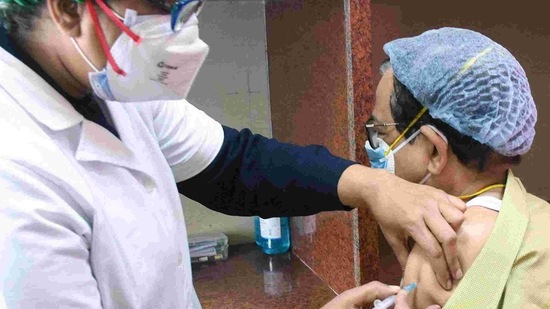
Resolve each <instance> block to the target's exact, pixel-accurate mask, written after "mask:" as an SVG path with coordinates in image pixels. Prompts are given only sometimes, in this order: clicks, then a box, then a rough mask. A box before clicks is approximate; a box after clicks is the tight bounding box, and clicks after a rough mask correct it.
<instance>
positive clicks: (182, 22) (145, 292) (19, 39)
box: [0, 0, 465, 308]
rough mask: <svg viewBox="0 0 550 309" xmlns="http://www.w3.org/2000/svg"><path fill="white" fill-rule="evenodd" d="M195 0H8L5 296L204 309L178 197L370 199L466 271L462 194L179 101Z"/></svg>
mask: <svg viewBox="0 0 550 309" xmlns="http://www.w3.org/2000/svg"><path fill="white" fill-rule="evenodd" d="M201 4H202V1H198V0H190V1H189V0H179V1H177V2H172V1H170V0H168V1H165V2H163V1H161V0H151V1H147V0H112V1H108V2H106V3H104V2H103V1H102V0H85V2H84V1H82V2H75V0H0V21H1V22H2V27H0V28H2V30H1V32H0V44H1V48H0V72H1V73H0V111H1V112H0V139H1V145H2V146H1V147H0V197H1V199H0V244H1V247H0V248H1V254H0V278H1V280H0V291H1V292H2V294H3V298H4V301H5V303H6V305H7V307H8V308H200V303H199V300H198V298H197V295H196V293H195V290H194V288H193V283H192V278H191V266H190V258H189V249H188V243H187V240H186V238H187V237H186V236H187V234H186V228H185V223H184V218H183V212H182V207H181V203H180V199H179V195H178V193H182V194H185V195H186V196H188V197H190V198H192V199H195V200H197V201H198V202H200V203H202V204H204V205H206V206H207V207H210V208H212V209H214V210H216V211H219V212H223V213H226V214H230V215H244V216H252V215H259V216H262V217H272V216H296V215H310V214H315V213H318V212H321V211H331V210H349V209H352V208H355V207H363V208H369V209H370V210H371V211H372V213H373V214H374V216H375V217H376V219H377V220H378V222H379V224H380V226H381V229H382V231H383V232H384V235H385V236H386V237H387V239H388V241H389V242H390V244H391V245H392V247H393V249H394V251H395V252H396V254H397V255H398V257H399V259H400V262H401V263H403V265H404V261H405V260H406V257H407V254H408V250H407V239H408V238H409V237H410V236H412V238H414V239H415V241H416V242H417V243H418V244H419V245H420V246H422V247H424V248H425V249H426V250H427V251H428V252H429V253H430V254H431V256H432V257H433V265H434V268H435V269H436V272H437V275H438V279H439V280H440V282H441V283H442V285H444V284H445V283H446V282H447V280H448V279H449V278H451V279H458V278H460V277H461V276H462V273H461V271H460V265H459V263H458V260H457V254H456V243H455V241H456V234H455V232H454V230H453V228H457V227H458V226H459V225H460V224H461V222H462V220H463V214H462V212H463V211H464V209H465V208H464V205H463V203H462V202H461V201H459V200H458V199H456V198H454V197H451V196H448V195H446V194H445V193H443V192H442V191H439V190H435V189H433V188H430V187H425V186H420V185H416V184H411V183H408V182H405V181H403V180H400V179H399V178H397V177H395V176H393V175H391V174H389V173H387V172H384V171H381V170H373V169H370V168H367V167H365V166H362V165H360V164H357V163H355V162H351V161H348V160H345V159H341V158H338V157H335V156H332V155H331V154H330V153H329V152H328V151H327V149H326V148H324V147H321V146H309V147H298V146H295V145H290V144H283V143H279V142H277V141H276V140H274V139H267V138H265V137H262V136H259V135H254V134H252V133H251V132H250V131H249V130H242V131H240V132H239V131H236V130H233V129H231V128H228V127H225V126H222V125H220V124H219V123H218V122H216V121H215V120H213V119H212V118H210V117H209V116H207V115H206V114H204V113H203V112H202V111H200V110H198V109H197V108H195V107H194V106H193V105H191V104H189V103H188V102H187V101H186V100H185V97H186V95H187V92H188V91H189V88H190V87H191V84H192V82H193V79H194V78H195V75H196V73H197V71H198V70H199V68H200V67H201V65H202V62H203V61H204V59H205V57H206V55H207V52H208V46H207V45H206V44H205V43H204V42H203V41H201V40H200V38H199V35H198V20H197V17H196V15H197V13H198V11H199V9H200V7H201ZM297 201H300V203H297Z"/></svg>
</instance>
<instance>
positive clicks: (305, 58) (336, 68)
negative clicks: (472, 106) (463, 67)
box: [266, 0, 379, 292]
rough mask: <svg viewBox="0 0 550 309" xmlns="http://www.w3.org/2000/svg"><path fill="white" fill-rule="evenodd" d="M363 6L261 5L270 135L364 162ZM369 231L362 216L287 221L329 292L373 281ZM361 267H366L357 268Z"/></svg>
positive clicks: (372, 227)
mask: <svg viewBox="0 0 550 309" xmlns="http://www.w3.org/2000/svg"><path fill="white" fill-rule="evenodd" d="M369 14H370V11H369V1H364V0H351V1H350V0H342V1H334V0H276V1H275V0H273V1H267V2H266V16H267V19H266V23H267V47H268V48H267V49H268V59H269V84H270V102H271V111H272V123H273V136H274V137H275V138H277V139H279V140H281V141H285V142H293V143H297V144H301V145H307V144H321V145H324V146H326V147H328V149H329V150H330V151H331V152H332V153H333V154H335V155H338V156H341V157H345V158H349V159H353V160H357V161H359V162H362V163H366V162H368V161H367V160H366V155H365V151H364V148H363V144H364V141H365V130H364V127H363V125H364V123H365V122H366V120H367V119H368V114H369V113H370V111H371V110H372V106H373V105H372V104H373V100H372V98H373V92H372V87H371V86H370V78H371V75H372V74H371V63H370V61H371V57H370V21H369V18H370V16H369ZM377 237H378V236H377V227H376V224H375V223H374V222H373V220H372V217H371V216H370V215H369V214H368V213H366V212H363V211H361V212H359V213H358V212H357V211H352V212H333V213H323V214H318V215H315V216H308V217H297V218H293V220H292V250H293V253H294V254H296V255H297V256H298V257H299V258H300V259H302V260H303V261H304V262H305V263H306V264H307V265H308V266H309V267H310V268H311V269H312V270H313V271H315V272H316V273H317V274H318V275H319V276H320V277H321V278H322V279H323V280H325V282H327V283H328V284H329V286H330V287H331V288H333V289H334V290H335V291H336V292H342V291H344V290H346V289H349V288H351V287H354V286H356V285H358V284H360V283H363V282H366V281H370V280H373V279H376V278H377V276H378V265H379V263H378V249H377V248H378V244H377ZM361 265H366V266H365V267H361Z"/></svg>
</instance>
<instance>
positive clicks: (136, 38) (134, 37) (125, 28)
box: [95, 0, 141, 44]
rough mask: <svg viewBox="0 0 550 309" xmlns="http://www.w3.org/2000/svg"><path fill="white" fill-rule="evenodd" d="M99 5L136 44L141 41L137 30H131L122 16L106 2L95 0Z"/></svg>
mask: <svg viewBox="0 0 550 309" xmlns="http://www.w3.org/2000/svg"><path fill="white" fill-rule="evenodd" d="M95 2H96V3H97V5H99V7H100V8H101V10H103V12H105V14H107V16H108V17H109V18H110V19H111V20H112V21H113V22H114V23H115V24H116V25H117V26H118V27H119V28H120V30H122V31H124V33H126V34H127V35H128V36H129V37H130V38H131V39H132V41H134V42H135V43H136V44H139V43H141V37H140V36H139V35H137V34H136V33H135V32H133V31H132V30H130V28H128V26H126V25H125V24H124V23H123V22H122V21H121V19H122V20H123V18H122V16H120V15H118V14H116V13H115V12H114V11H113V10H111V8H110V7H108V6H107V4H105V2H103V1H102V0H95Z"/></svg>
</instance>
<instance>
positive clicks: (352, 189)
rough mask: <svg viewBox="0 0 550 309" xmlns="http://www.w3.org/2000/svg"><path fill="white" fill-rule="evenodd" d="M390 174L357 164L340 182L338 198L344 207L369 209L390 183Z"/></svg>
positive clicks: (344, 174) (347, 171)
mask: <svg viewBox="0 0 550 309" xmlns="http://www.w3.org/2000/svg"><path fill="white" fill-rule="evenodd" d="M388 176H390V174H389V173H388V172H386V171H385V170H381V169H373V168H368V167H366V166H363V165H360V164H355V165H351V166H350V167H348V168H347V169H346V170H345V171H344V172H343V173H342V176H341V177H340V180H339V181H338V196H339V198H340V201H341V202H342V204H344V205H348V206H350V207H369V205H368V203H375V199H376V198H377V197H378V195H379V194H378V193H379V190H380V189H379V188H380V187H383V184H384V182H387V181H389V177H388Z"/></svg>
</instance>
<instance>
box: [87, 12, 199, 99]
mask: <svg viewBox="0 0 550 309" xmlns="http://www.w3.org/2000/svg"><path fill="white" fill-rule="evenodd" d="M136 15H137V14H136V13H135V11H132V10H127V13H126V17H125V19H124V22H125V24H126V25H128V26H129V27H130V29H131V30H132V31H133V32H134V33H136V34H137V35H139V36H140V37H141V42H140V43H136V42H134V41H133V40H132V39H131V38H130V37H129V36H128V35H125V34H122V35H121V36H120V37H119V38H118V39H117V40H116V41H115V43H114V44H113V46H112V47H111V49H110V52H111V54H112V56H113V58H114V59H115V61H116V63H117V64H118V65H119V67H120V68H121V69H122V70H123V71H124V72H125V74H119V73H117V72H115V71H114V70H113V68H112V66H111V65H110V64H107V66H106V67H105V68H104V69H103V70H101V71H99V72H92V73H90V74H89V78H90V82H91V85H92V88H93V90H94V92H95V93H96V94H97V95H98V96H99V97H100V98H102V99H104V100H109V101H118V102H142V101H154V100H180V99H184V98H185V97H186V96H187V94H188V93H189V90H190V89H191V86H192V84H193V81H194V80H195V77H196V76H197V73H198V71H199V69H200V67H201V66H202V64H203V63H204V60H205V59H206V56H207V54H208V50H209V48H208V45H207V44H206V43H204V42H203V41H202V40H201V39H200V38H199V29H198V19H197V17H196V16H192V17H191V18H190V19H189V21H188V22H187V23H186V24H185V25H184V26H183V28H182V29H181V31H179V32H173V31H172V29H171V26H170V15H150V16H136ZM140 17H141V18H140ZM134 23H135V24H134Z"/></svg>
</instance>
